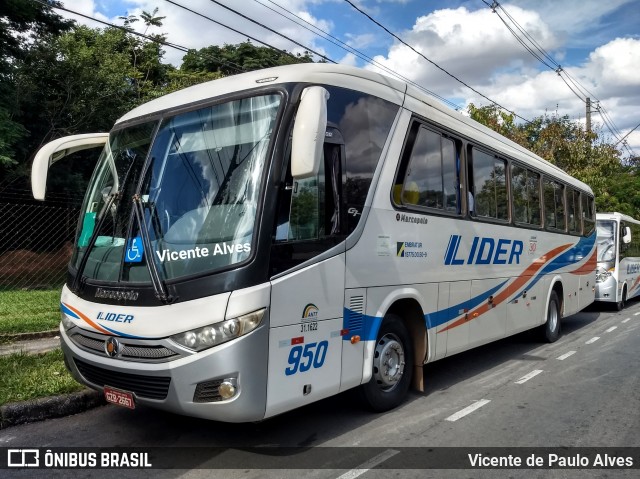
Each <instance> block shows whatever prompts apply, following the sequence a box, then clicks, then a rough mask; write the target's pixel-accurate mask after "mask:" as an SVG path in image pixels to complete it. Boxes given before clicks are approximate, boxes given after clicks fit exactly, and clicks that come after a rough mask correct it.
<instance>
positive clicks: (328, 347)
mask: <svg viewBox="0 0 640 479" xmlns="http://www.w3.org/2000/svg"><path fill="white" fill-rule="evenodd" d="M336 135H338V133H334V134H333V135H331V137H329V136H328V135H327V138H328V139H329V138H332V139H334V140H335V138H336ZM343 148H344V146H343V144H342V145H341V144H340V142H338V141H335V142H331V141H327V142H325V145H324V148H323V157H324V158H323V161H322V162H321V165H320V168H319V171H318V174H317V176H314V177H310V178H305V179H293V178H292V177H291V170H290V167H289V170H288V171H287V173H286V176H285V180H284V182H283V185H282V188H281V191H280V197H279V202H278V212H277V215H276V216H277V218H276V225H275V231H274V236H273V245H272V248H271V271H272V274H273V275H274V276H273V279H272V281H271V286H272V288H271V312H270V328H271V329H270V338H269V366H268V384H267V411H266V416H267V417H268V416H272V415H275V414H278V413H280V412H283V411H286V410H289V409H292V408H294V407H298V406H301V405H303V404H308V403H311V402H313V401H317V400H319V399H322V398H325V397H328V396H331V395H334V394H336V393H338V392H339V390H340V379H341V368H342V335H341V333H342V330H343V316H344V310H343V308H344V299H345V246H344V245H345V243H344V238H345V235H344V233H343V220H344V214H343V211H342V207H341V204H342V199H341V197H342V173H341V172H342V170H343V167H342V158H343V156H342V154H341V153H342V152H343ZM360 370H361V368H360Z"/></svg>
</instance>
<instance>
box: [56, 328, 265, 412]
mask: <svg viewBox="0 0 640 479" xmlns="http://www.w3.org/2000/svg"><path fill="white" fill-rule="evenodd" d="M74 330H75V328H74ZM74 330H71V331H69V333H71V332H73V331H74ZM268 331H269V329H268V327H267V325H264V324H263V325H262V326H260V327H259V328H257V329H256V330H255V331H252V332H251V333H249V334H247V335H246V336H242V337H240V338H238V339H235V340H233V341H230V342H228V343H224V344H221V345H219V346H216V347H213V348H211V349H207V350H205V351H202V352H200V353H196V354H192V355H189V356H184V357H180V358H179V359H175V360H173V361H166V362H160V363H157V362H156V363H150V362H136V361H126V360H122V359H115V358H110V357H107V356H106V355H102V356H101V355H98V354H94V353H91V352H88V351H86V350H84V349H81V348H80V347H78V345H76V344H75V343H74V342H73V341H72V340H71V339H70V337H69V335H68V333H67V331H65V330H64V328H63V327H62V325H61V326H60V334H61V336H60V337H61V345H62V350H63V352H64V356H65V364H66V366H67V369H68V370H69V371H70V372H71V374H72V375H73V377H74V378H75V379H76V380H77V381H79V382H80V383H82V384H85V385H87V386H89V387H91V388H93V389H96V390H98V391H103V390H104V387H105V386H108V387H112V388H115V389H118V390H122V391H125V392H129V393H131V394H132V395H133V398H134V404H135V405H137V404H143V405H147V406H151V407H154V408H158V409H163V410H166V411H170V412H174V413H178V414H184V415H187V416H193V417H200V418H204V419H212V420H217V421H224V422H250V421H258V420H261V419H263V418H264V415H265V409H266V397H267V362H268V360H267V359H268V344H269V340H268ZM225 379H230V380H231V382H232V383H233V384H234V385H235V389H236V393H235V395H234V396H233V397H231V398H230V399H227V400H224V399H221V398H220V395H219V394H216V388H217V386H219V385H220V383H221V382H222V381H224V380H225Z"/></svg>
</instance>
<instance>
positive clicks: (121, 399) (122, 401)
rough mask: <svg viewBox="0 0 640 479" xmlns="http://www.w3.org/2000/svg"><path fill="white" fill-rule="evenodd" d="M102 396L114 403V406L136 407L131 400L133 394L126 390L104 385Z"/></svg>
mask: <svg viewBox="0 0 640 479" xmlns="http://www.w3.org/2000/svg"><path fill="white" fill-rule="evenodd" d="M104 398H105V399H106V400H107V402H110V403H111V404H115V405H116V406H122V407H128V408H129V409H135V407H136V405H135V403H134V402H133V394H131V393H130V392H127V391H121V390H120V389H115V388H112V387H109V386H105V387H104Z"/></svg>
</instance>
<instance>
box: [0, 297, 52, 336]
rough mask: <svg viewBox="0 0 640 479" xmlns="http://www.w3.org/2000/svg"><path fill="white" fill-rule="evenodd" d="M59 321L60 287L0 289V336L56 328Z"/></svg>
mask: <svg viewBox="0 0 640 479" xmlns="http://www.w3.org/2000/svg"><path fill="white" fill-rule="evenodd" d="M59 323H60V289H55V290H47V291H0V336H3V335H11V334H19V333H36V332H41V331H50V330H52V329H56V328H57V326H58V324H59Z"/></svg>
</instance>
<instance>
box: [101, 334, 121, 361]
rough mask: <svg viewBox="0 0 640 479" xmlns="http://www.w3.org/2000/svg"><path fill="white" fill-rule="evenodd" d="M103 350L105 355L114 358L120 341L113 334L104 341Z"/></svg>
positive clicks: (118, 349)
mask: <svg viewBox="0 0 640 479" xmlns="http://www.w3.org/2000/svg"><path fill="white" fill-rule="evenodd" d="M104 352H105V353H107V356H109V357H112V358H115V357H116V356H117V355H118V353H119V352H120V343H119V342H118V340H117V339H116V338H114V337H113V336H112V337H110V338H109V339H107V340H106V341H105V342H104Z"/></svg>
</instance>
